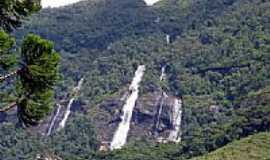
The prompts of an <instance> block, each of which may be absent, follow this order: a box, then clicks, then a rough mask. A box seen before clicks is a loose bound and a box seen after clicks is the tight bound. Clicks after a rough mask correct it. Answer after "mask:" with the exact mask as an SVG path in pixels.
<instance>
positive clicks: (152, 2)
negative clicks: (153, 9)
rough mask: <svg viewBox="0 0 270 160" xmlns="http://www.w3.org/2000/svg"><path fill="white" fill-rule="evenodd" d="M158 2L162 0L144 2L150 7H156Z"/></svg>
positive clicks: (145, 0) (146, 0)
mask: <svg viewBox="0 0 270 160" xmlns="http://www.w3.org/2000/svg"><path fill="white" fill-rule="evenodd" d="M158 1H160V0H144V2H145V3H146V5H148V6H152V5H154V4H155V3H157V2H158Z"/></svg>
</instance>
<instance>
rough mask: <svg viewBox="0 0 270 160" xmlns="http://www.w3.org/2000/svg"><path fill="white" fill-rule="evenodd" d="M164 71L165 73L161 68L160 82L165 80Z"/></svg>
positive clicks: (164, 68)
mask: <svg viewBox="0 0 270 160" xmlns="http://www.w3.org/2000/svg"><path fill="white" fill-rule="evenodd" d="M165 71H166V67H165V66H163V67H162V68H161V75H160V78H159V80H160V81H163V80H164V79H165V77H166V73H165Z"/></svg>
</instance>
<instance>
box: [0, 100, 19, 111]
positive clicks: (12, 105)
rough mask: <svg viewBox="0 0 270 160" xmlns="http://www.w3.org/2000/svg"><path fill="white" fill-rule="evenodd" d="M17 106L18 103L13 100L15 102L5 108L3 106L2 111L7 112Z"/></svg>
mask: <svg viewBox="0 0 270 160" xmlns="http://www.w3.org/2000/svg"><path fill="white" fill-rule="evenodd" d="M16 106H17V103H16V102H13V103H11V104H9V105H8V106H6V107H4V108H1V109H0V112H7V111H9V110H11V109H12V108H14V107H16Z"/></svg>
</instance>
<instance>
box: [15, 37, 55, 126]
mask: <svg viewBox="0 0 270 160" xmlns="http://www.w3.org/2000/svg"><path fill="white" fill-rule="evenodd" d="M59 61H60V56H59V54H58V53H56V52H55V51H54V50H53V44H52V42H49V41H46V40H44V39H41V38H40V37H39V36H35V35H29V36H28V37H26V39H25V40H24V42H23V44H22V63H23V66H22V68H21V71H20V85H21V87H18V89H19V90H18V92H19V97H20V98H19V101H18V102H17V104H18V107H19V109H20V111H19V116H20V118H21V120H22V121H23V122H24V123H25V124H26V125H29V124H30V125H34V124H38V122H39V121H40V120H42V119H43V118H44V117H45V116H46V115H47V114H48V113H49V112H50V111H51V109H52V108H53V106H54V98H53V97H54V88H53V87H54V85H55V84H56V83H57V81H58V80H59V78H60V75H59V66H58V63H59Z"/></svg>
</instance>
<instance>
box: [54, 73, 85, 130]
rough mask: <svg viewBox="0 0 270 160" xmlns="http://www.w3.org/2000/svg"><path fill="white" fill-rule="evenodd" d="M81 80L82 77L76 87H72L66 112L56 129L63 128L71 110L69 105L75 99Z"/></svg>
mask: <svg viewBox="0 0 270 160" xmlns="http://www.w3.org/2000/svg"><path fill="white" fill-rule="evenodd" d="M83 81H84V78H82V79H81V80H80V81H79V83H78V85H77V87H75V88H74V89H73V91H72V94H73V97H72V98H71V99H70V101H69V103H68V106H67V110H66V112H65V115H64V118H63V119H62V121H61V122H60V124H59V127H58V129H57V130H58V131H59V130H61V129H63V128H65V125H66V122H67V120H68V117H69V115H70V113H71V111H70V109H71V106H72V104H73V102H74V101H75V98H76V97H77V95H78V93H79V91H80V89H81V88H82V84H83Z"/></svg>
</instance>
